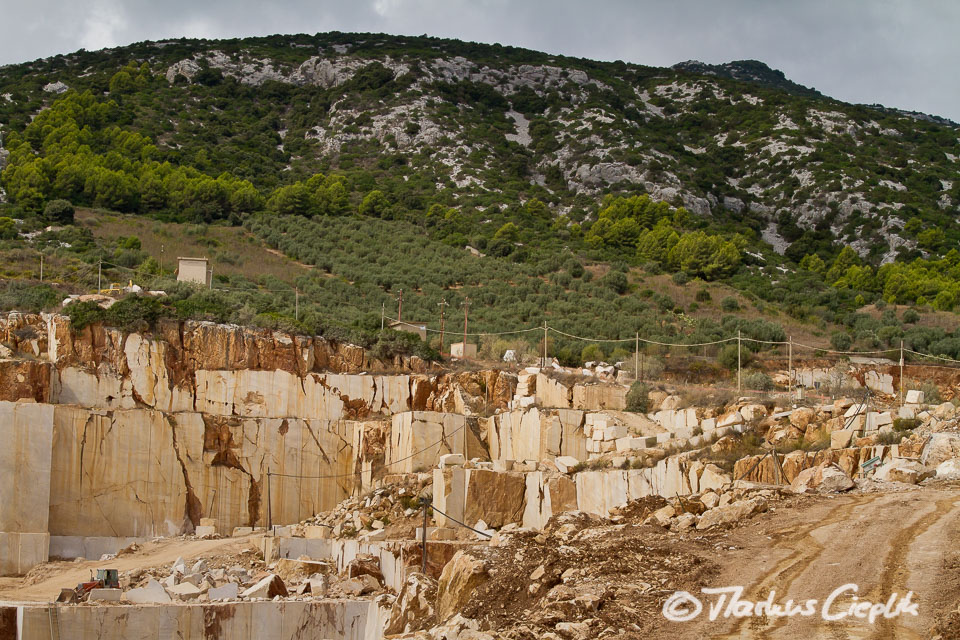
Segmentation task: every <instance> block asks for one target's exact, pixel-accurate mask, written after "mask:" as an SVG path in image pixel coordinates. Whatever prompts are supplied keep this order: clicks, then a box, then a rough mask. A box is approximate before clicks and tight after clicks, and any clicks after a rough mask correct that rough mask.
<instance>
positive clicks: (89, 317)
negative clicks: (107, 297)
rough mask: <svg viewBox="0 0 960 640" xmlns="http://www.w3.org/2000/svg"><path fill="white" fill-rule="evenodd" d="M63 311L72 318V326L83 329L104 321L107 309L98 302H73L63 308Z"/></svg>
mask: <svg viewBox="0 0 960 640" xmlns="http://www.w3.org/2000/svg"><path fill="white" fill-rule="evenodd" d="M63 312H64V313H65V314H66V316H67V317H68V318H70V328H71V329H73V330H74V331H81V330H82V329H84V328H85V327H87V326H88V325H91V324H96V323H98V322H103V318H104V316H105V315H106V311H105V310H104V309H101V308H100V305H98V304H97V303H96V302H91V301H87V302H71V303H70V304H68V305H67V306H66V307H64V308H63Z"/></svg>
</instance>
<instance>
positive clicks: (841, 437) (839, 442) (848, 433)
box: [830, 429, 853, 449]
mask: <svg viewBox="0 0 960 640" xmlns="http://www.w3.org/2000/svg"><path fill="white" fill-rule="evenodd" d="M852 439H853V429H838V430H837V431H831V432H830V448H831V449H844V448H846V447H849V446H850V441H851V440H852Z"/></svg>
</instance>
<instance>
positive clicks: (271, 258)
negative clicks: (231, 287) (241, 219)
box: [76, 209, 310, 284]
mask: <svg viewBox="0 0 960 640" xmlns="http://www.w3.org/2000/svg"><path fill="white" fill-rule="evenodd" d="M76 220H77V223H78V224H80V225H82V226H84V227H86V228H88V229H90V231H91V232H92V233H93V235H94V236H95V237H96V238H97V240H113V239H116V238H120V237H129V236H136V237H137V238H139V239H140V244H141V247H142V249H143V251H145V252H146V253H148V254H150V255H151V256H152V257H154V258H155V259H156V260H158V261H161V262H162V264H163V268H164V269H166V270H168V271H169V270H172V269H175V268H176V259H177V257H178V256H184V257H192V258H202V257H207V258H209V259H210V264H211V266H212V268H213V273H214V276H216V275H217V274H224V275H240V276H244V277H246V278H249V279H251V280H254V281H257V280H259V279H260V278H261V277H263V276H273V277H275V278H277V279H279V280H282V281H284V282H288V283H291V284H292V283H293V281H294V279H295V278H296V277H297V276H300V275H302V274H305V273H307V272H308V271H309V270H310V267H309V266H307V265H304V264H301V263H298V262H295V261H294V260H291V259H289V258H287V257H285V256H283V255H282V254H281V253H280V252H278V251H275V250H272V249H270V248H269V247H267V246H266V245H264V244H263V242H261V241H260V240H259V239H257V238H256V237H255V236H253V235H252V234H250V233H248V232H247V231H246V230H245V229H243V228H242V227H227V226H215V225H194V224H177V223H170V222H160V221H158V220H153V219H150V218H145V217H143V216H134V215H123V214H117V213H107V212H103V211H93V210H90V209H80V210H78V211H77V216H76Z"/></svg>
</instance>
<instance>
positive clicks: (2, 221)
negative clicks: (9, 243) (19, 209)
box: [0, 217, 17, 240]
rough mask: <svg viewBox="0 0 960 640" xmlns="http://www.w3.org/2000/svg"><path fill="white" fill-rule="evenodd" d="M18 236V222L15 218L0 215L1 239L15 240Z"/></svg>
mask: <svg viewBox="0 0 960 640" xmlns="http://www.w3.org/2000/svg"><path fill="white" fill-rule="evenodd" d="M16 237H17V223H15V222H14V221H13V218H6V217H0V240H13V239H14V238H16Z"/></svg>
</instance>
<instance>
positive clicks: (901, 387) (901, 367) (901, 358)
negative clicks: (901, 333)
mask: <svg viewBox="0 0 960 640" xmlns="http://www.w3.org/2000/svg"><path fill="white" fill-rule="evenodd" d="M900 406H901V407H902V406H903V340H902V339H901V340H900Z"/></svg>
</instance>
